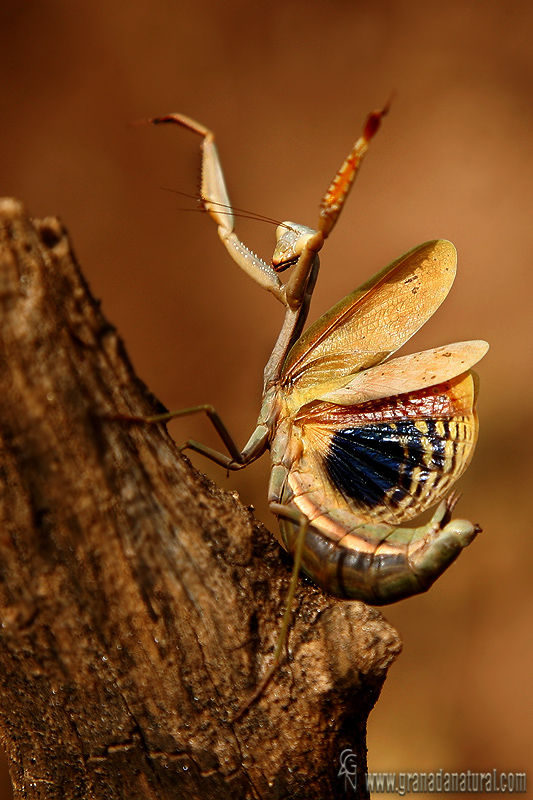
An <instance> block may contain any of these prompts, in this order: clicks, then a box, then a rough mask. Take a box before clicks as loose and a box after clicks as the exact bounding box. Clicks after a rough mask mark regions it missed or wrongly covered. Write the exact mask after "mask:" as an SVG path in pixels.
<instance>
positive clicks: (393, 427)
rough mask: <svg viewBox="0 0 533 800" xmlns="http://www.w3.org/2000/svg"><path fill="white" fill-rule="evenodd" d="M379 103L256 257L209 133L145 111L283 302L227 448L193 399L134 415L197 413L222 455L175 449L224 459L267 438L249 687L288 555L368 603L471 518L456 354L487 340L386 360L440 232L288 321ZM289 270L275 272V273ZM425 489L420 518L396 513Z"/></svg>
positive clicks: (420, 565)
mask: <svg viewBox="0 0 533 800" xmlns="http://www.w3.org/2000/svg"><path fill="white" fill-rule="evenodd" d="M387 111H388V107H387V106H386V107H385V108H383V109H381V110H380V111H374V112H372V113H371V114H370V115H369V116H368V117H367V119H366V121H365V123H364V126H363V129H362V133H361V135H360V136H359V138H358V139H357V141H356V142H355V144H354V145H353V147H352V149H351V150H350V152H349V154H348V156H347V158H346V160H345V161H344V162H343V164H342V165H341V167H340V169H339V171H338V172H337V174H336V175H335V177H334V179H333V181H332V183H331V185H330V186H329V188H328V190H327V191H326V193H325V195H324V196H323V198H322V201H321V204H320V212H319V219H318V225H317V227H316V229H313V228H309V227H306V226H304V225H300V224H295V223H293V222H283V223H281V224H280V225H279V226H278V227H277V230H276V246H275V249H274V253H273V256H272V260H271V263H270V264H268V263H266V262H264V261H262V260H261V259H260V258H259V257H258V256H256V255H255V254H254V253H253V252H252V251H251V250H249V249H248V248H247V247H246V246H245V245H244V244H243V243H242V242H241V241H240V240H239V238H238V236H237V234H236V233H235V225H234V214H233V211H232V206H231V203H230V200H229V196H228V192H227V189H226V186H225V181H224V175H223V171H222V166H221V162H220V159H219V156H218V152H217V148H216V145H215V140H214V134H213V133H212V131H210V130H209V129H208V128H206V127H204V126H203V125H201V124H200V123H198V122H196V121H194V120H192V119H190V118H189V117H186V116H184V115H182V114H168V115H166V116H163V117H159V118H156V119H154V120H152V122H154V123H156V124H163V123H174V124H177V125H180V126H182V127H185V128H187V129H189V130H191V131H193V132H194V133H196V134H198V135H199V136H201V137H202V143H201V150H202V181H201V193H200V199H201V204H202V206H203V208H204V209H205V210H206V211H207V212H208V213H209V215H210V216H211V218H212V219H213V220H214V222H215V223H216V225H217V228H218V234H219V236H220V239H221V241H222V243H223V244H224V246H225V247H226V249H227V251H228V252H229V254H230V256H231V258H232V259H233V261H234V262H235V263H236V264H237V265H238V266H239V267H240V268H241V269H242V270H243V271H244V272H245V273H246V274H247V275H248V276H249V277H250V278H252V280H253V281H255V283H257V284H258V285H259V286H260V287H261V288H263V289H265V290H266V291H268V292H270V293H271V294H273V295H274V297H275V298H276V300H277V301H278V302H280V303H281V304H282V306H283V307H284V319H283V324H282V326H281V330H280V333H279V335H278V338H277V341H276V343H275V345H274V348H273V350H272V354H271V356H270V358H269V360H268V362H267V364H266V367H265V370H264V382H263V401H262V406H261V410H260V412H259V417H258V420H257V425H256V428H255V430H254V431H253V433H252V434H251V436H250V438H249V440H248V442H247V443H246V444H245V446H244V447H243V448H242V449H240V448H239V447H238V446H237V445H236V444H235V442H234V440H233V438H232V437H231V435H230V434H229V432H228V430H227V428H226V426H225V425H224V424H223V422H222V420H221V419H220V417H219V416H218V414H217V413H216V411H215V409H214V408H213V407H212V406H209V405H202V406H197V407H194V408H187V409H183V410H181V411H178V412H174V413H172V414H168V415H159V416H157V417H152V418H151V420H150V421H153V422H156V421H162V420H167V419H169V418H170V417H171V416H172V417H180V416H185V415H188V414H193V413H205V414H207V416H208V417H209V419H210V420H211V422H212V423H213V425H214V427H215V429H216V431H217V432H218V434H219V436H220V438H221V440H222V442H223V443H224V445H225V447H226V449H227V452H228V454H227V455H226V454H225V453H222V452H218V451H216V450H214V449H212V448H210V447H207V446H206V445H203V444H201V443H199V442H196V441H193V440H188V441H187V442H186V443H185V444H184V445H183V449H190V450H193V451H196V452H198V453H201V454H202V455H204V456H206V457H207V458H209V459H211V460H212V461H214V462H216V463H217V464H219V465H221V466H222V467H225V468H226V469H228V470H240V469H242V468H244V467H246V466H247V465H248V464H250V463H251V462H253V461H255V460H256V459H257V458H259V457H260V456H262V455H263V454H264V453H265V452H266V451H267V450H270V455H271V462H272V469H271V476H270V483H269V487H268V501H269V507H270V510H271V511H272V512H273V514H274V515H275V516H276V517H277V518H278V520H279V525H280V531H281V538H282V542H283V545H284V547H285V548H286V550H287V551H288V552H289V553H290V554H291V555H292V556H293V558H294V568H293V574H292V580H291V587H290V590H289V598H288V601H287V609H286V612H285V617H284V621H283V625H282V634H281V636H280V640H279V641H278V645H277V647H276V652H275V654H274V663H273V664H272V666H271V668H270V669H269V671H268V672H267V675H266V676H265V679H264V680H263V681H262V683H261V685H260V687H258V689H257V691H256V693H255V695H254V697H256V696H258V695H259V694H260V692H261V691H262V689H263V688H264V686H265V685H266V682H267V681H268V679H269V678H270V677H271V675H272V673H273V671H274V669H275V666H276V664H277V663H278V661H279V657H280V653H281V650H282V647H283V640H284V635H285V634H286V630H287V626H288V620H289V615H290V607H291V602H292V598H293V595H294V591H295V587H296V582H297V578H298V574H299V572H300V569H301V570H302V571H303V572H304V573H305V574H306V575H307V576H308V577H309V578H311V579H312V580H313V581H314V582H315V583H316V584H317V585H318V586H320V587H321V588H323V589H324V590H325V591H327V592H329V593H330V594H332V595H335V596H337V597H341V598H350V599H358V600H363V601H364V602H366V603H369V604H371V605H384V604H388V603H393V602H395V601H397V600H401V599H403V598H406V597H409V596H411V595H415V594H417V593H420V592H424V591H426V590H427V589H428V588H429V587H430V586H431V585H432V584H433V582H434V581H435V580H436V579H437V578H438V577H439V575H441V574H442V573H443V572H444V571H445V570H446V569H447V568H448V566H449V565H450V564H451V563H452V562H453V561H454V560H455V559H456V558H457V556H458V555H459V553H460V552H461V551H462V550H463V548H465V547H466V546H467V545H469V544H470V543H471V542H472V541H473V539H474V538H475V537H476V535H477V533H478V532H479V531H480V528H479V527H478V526H477V525H475V524H472V523H471V522H468V521H466V520H460V519H452V511H453V508H454V506H455V504H456V502H457V499H458V496H457V494H455V493H453V492H450V489H451V487H452V485H453V484H454V483H455V481H456V480H457V479H458V478H459V477H460V476H461V475H462V473H463V472H464V470H465V469H466V467H467V466H468V464H469V462H470V460H471V458H472V454H473V451H474V446H475V442H476V438H477V431H478V424H477V416H476V411H475V401H476V394H477V381H476V378H475V376H474V374H473V373H472V372H471V367H473V366H474V365H475V364H476V363H477V362H478V361H479V360H480V359H481V358H482V357H483V355H484V354H485V353H486V351H487V349H488V345H487V343H486V342H484V341H469V342H459V343H455V344H451V345H447V346H444V347H436V348H434V349H432V350H426V351H424V352H420V353H414V354H412V355H406V356H401V357H396V358H390V357H391V356H392V355H393V354H394V353H395V352H396V351H397V350H398V349H399V348H400V347H401V346H402V345H403V344H404V343H405V342H406V341H407V340H408V339H409V338H410V337H411V336H412V335H413V334H414V333H416V331H417V330H418V329H419V328H420V327H421V326H422V325H423V324H424V323H425V322H426V321H427V320H428V319H429V318H430V317H431V316H432V315H433V314H434V312H435V311H436V310H437V308H438V307H439V306H440V304H441V303H442V302H443V300H444V299H445V297H446V296H447V294H448V292H449V290H450V288H451V285H452V283H453V280H454V277H455V271H456V251H455V248H454V246H453V245H452V244H451V243H450V242H448V241H445V240H435V241H430V242H426V243H425V244H421V245H419V246H417V247H415V248H413V249H412V250H410V251H409V252H408V253H406V254H405V255H402V256H400V258H397V259H396V260H395V261H393V262H392V263H391V264H390V265H389V266H387V267H386V268H385V269H383V270H382V271H381V272H379V273H378V274H377V275H375V276H374V277H372V278H370V280H368V281H366V282H365V283H364V284H363V285H362V286H360V287H359V288H358V289H356V290H355V291H353V292H352V293H351V294H349V295H348V296H347V297H345V298H344V299H343V300H341V301H340V302H339V303H337V304H336V305H335V306H333V308H331V309H330V310H329V311H328V312H327V313H325V314H324V315H323V316H322V317H320V319H318V320H317V321H316V322H315V323H313V324H312V325H311V326H310V327H309V328H308V329H307V330H305V332H304V326H305V323H306V319H307V316H308V312H309V306H310V302H311V298H312V295H313V290H314V288H315V284H316V280H317V276H318V271H319V252H320V251H321V250H322V248H323V246H324V243H325V241H326V239H327V238H328V237H329V235H330V234H331V232H332V230H333V228H334V226H335V224H336V222H337V220H338V218H339V215H340V214H341V211H342V210H343V208H344V204H345V202H346V199H347V197H348V195H349V192H350V189H351V187H352V185H353V181H354V179H355V177H356V174H357V172H358V170H359V167H360V165H361V161H362V159H363V157H364V155H365V153H366V151H367V149H368V146H369V143H370V141H371V139H372V138H373V137H374V135H375V133H376V132H377V130H378V128H379V126H380V124H381V121H382V119H383V117H384V116H385V114H386V113H387ZM289 268H290V269H291V273H290V277H289V278H288V280H287V281H286V282H285V283H283V282H282V281H281V279H280V277H279V274H280V273H281V272H283V271H284V270H287V269H289ZM439 501H440V502H439ZM437 503H439V505H438V507H437V510H436V511H435V513H434V515H433V517H432V519H431V520H430V521H429V522H428V523H427V524H424V525H421V526H420V527H413V528H407V527H400V525H401V524H402V523H404V522H406V521H409V520H410V519H412V518H414V517H416V516H418V515H419V514H420V513H422V512H423V511H425V510H426V509H427V508H430V507H431V506H433V505H436V504H437ZM253 699H254V698H252V700H253ZM250 702H251V701H250Z"/></svg>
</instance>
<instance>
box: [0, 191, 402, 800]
mask: <svg viewBox="0 0 533 800" xmlns="http://www.w3.org/2000/svg"><path fill="white" fill-rule="evenodd" d="M0 304H1V308H0V330H1V343H0V405H1V412H0V413H1V425H0V437H1V445H0V447H1V450H0V459H1V466H0V470H1V472H0V475H1V483H0V515H1V516H0V520H1V521H0V614H1V628H0V681H1V684H0V685H1V692H0V735H1V737H2V740H3V743H4V746H5V748H6V751H7V753H8V757H9V759H10V764H11V776H12V781H13V786H14V792H15V797H16V798H27V800H33V799H34V798H46V800H51V799H52V798H62V799H64V798H66V799H67V800H71V798H84V800H89V798H90V799H91V800H104V798H105V800H115V798H117V799H118V798H124V799H125V798H128V800H140V799H141V798H142V800H154V799H155V798H158V800H170V799H171V798H172V799H173V800H175V799H176V798H200V797H201V798H217V800H221V799H222V800H223V798H232V800H235V798H245V797H246V798H281V797H284V798H285V797H286V798H299V797H301V798H303V797H305V798H315V797H316V798H321V800H324V798H329V797H346V796H350V793H351V796H356V797H360V798H363V797H367V793H366V790H365V789H364V778H363V774H364V772H365V768H366V747H365V730H366V720H367V716H368V713H369V711H370V710H371V708H372V706H373V705H374V703H375V701H376V699H377V697H378V695H379V691H380V688H381V685H382V683H383V680H384V678H385V675H386V671H387V668H388V666H389V665H390V663H391V662H392V661H393V659H394V658H395V656H396V655H397V653H398V652H399V649H400V643H399V640H398V637H397V634H396V632H395V631H394V630H393V629H392V628H391V627H390V626H389V625H388V624H387V623H386V622H385V621H384V620H383V618H382V617H381V615H380V614H379V613H378V612H377V611H375V610H373V609H371V608H368V607H367V606H365V605H363V604H362V603H358V602H339V601H335V600H332V599H330V598H327V597H325V596H324V595H323V594H322V593H321V592H319V591H318V590H317V589H315V588H314V587H312V586H311V585H310V584H305V582H304V581H301V585H300V587H299V590H298V595H297V599H296V603H295V614H294V622H293V625H292V628H291V633H290V637H289V644H288V655H287V656H286V657H285V659H284V661H283V663H282V664H281V666H280V668H279V669H278V671H277V673H276V674H275V676H274V679H273V680H272V682H271V684H270V685H269V687H268V688H267V689H266V691H265V692H264V695H263V696H262V697H261V698H260V699H259V700H258V702H257V703H255V704H254V706H253V707H252V708H250V710H249V711H248V712H247V713H246V714H245V715H244V716H243V717H242V719H240V720H239V721H238V722H234V721H233V720H234V717H235V714H236V712H237V710H238V709H239V708H240V706H241V704H242V703H243V702H244V701H245V700H246V698H247V697H249V696H250V694H251V692H252V691H253V689H254V687H255V686H256V685H257V682H258V681H259V679H260V676H261V675H262V673H263V671H264V670H265V667H266V665H268V663H269V659H270V657H271V655H272V651H273V647H274V645H275V641H276V637H277V634H278V631H279V623H280V614H281V612H282V610H283V607H284V602H285V597H286V593H287V587H288V580H289V576H290V563H289V561H288V559H287V558H286V557H285V556H284V555H282V553H281V551H280V548H279V547H278V545H277V544H276V543H275V541H274V540H273V538H272V536H271V535H270V534H269V533H268V532H267V531H266V530H265V529H264V528H263V527H262V526H261V525H260V524H259V523H257V522H255V521H254V519H253V517H252V515H251V513H250V512H249V510H247V509H245V508H243V507H242V506H241V505H240V504H239V502H238V501H237V500H236V499H235V498H234V497H233V496H232V495H231V494H228V493H226V492H222V491H220V490H218V489H217V488H216V487H215V486H213V485H212V484H211V483H210V482H209V481H207V479H206V478H204V477H203V476H202V475H201V474H199V473H198V472H196V471H195V470H194V469H192V468H191V466H190V464H189V462H188V461H187V460H186V459H185V458H183V457H182V456H181V455H180V453H179V452H178V450H177V448H176V446H175V444H174V442H173V441H172V440H171V439H170V438H169V436H168V435H167V433H166V431H165V429H164V427H163V426H149V425H142V424H131V423H127V422H124V421H120V420H117V419H116V415H126V416H131V415H134V416H137V415H146V414H150V413H153V412H154V411H157V410H160V408H161V407H160V405H159V404H158V403H157V401H155V400H154V398H153V397H152V396H151V395H150V393H149V392H148V391H147V389H146V387H145V386H144V385H143V384H142V383H141V381H139V379H138V378H136V376H135V375H134V373H133V371H132V368H131V365H130V363H129V361H128V359H127V356H126V354H125V351H124V348H123V346H122V343H121V340H120V339H119V337H118V335H117V333H116V331H115V329H114V328H113V327H112V326H111V325H110V324H109V323H108V322H107V321H106V320H105V319H104V317H103V315H102V314H101V312H100V309H99V306H98V304H97V303H96V302H95V301H94V299H93V298H92V297H91V295H90V293H89V291H88V287H87V285H86V283H85V282H84V280H83V277H82V276H81V274H80V271H79V268H78V266H77V264H76V261H75V258H74V256H73V253H72V249H71V246H70V243H69V240H68V237H67V234H66V232H65V230H64V228H63V227H62V225H61V223H60V222H59V221H58V220H57V219H46V220H43V221H37V220H30V219H29V218H28V217H27V216H26V214H25V211H24V208H23V207H22V206H21V205H20V204H19V203H17V202H16V201H14V200H3V201H0ZM114 417H115V418H114ZM344 748H351V749H352V750H353V753H354V758H355V761H356V763H357V777H358V785H357V789H356V791H355V792H354V791H353V790H352V789H351V787H350V785H349V784H348V786H347V790H346V787H345V778H344V777H342V776H341V777H338V772H339V755H340V753H341V752H342V751H343V749H344ZM353 763H354V761H353V760H351V761H350V764H351V765H352V766H353Z"/></svg>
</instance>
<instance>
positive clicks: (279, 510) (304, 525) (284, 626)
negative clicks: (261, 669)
mask: <svg viewBox="0 0 533 800" xmlns="http://www.w3.org/2000/svg"><path fill="white" fill-rule="evenodd" d="M269 507H270V510H271V511H272V513H273V514H275V515H276V516H277V517H280V516H287V515H289V516H290V518H291V519H294V518H295V517H294V512H293V513H291V512H290V511H289V510H288V509H287V508H286V507H285V506H283V505H281V504H279V503H270V506H269ZM298 522H299V524H300V528H299V530H298V533H297V536H296V546H295V550H294V561H293V567H292V573H291V582H290V584H289V591H288V594H287V600H286V603H285V611H284V612H283V619H282V621H281V628H280V631H279V633H278V639H277V642H276V647H275V649H274V656H273V658H272V663H271V664H270V666H269V668H268V669H267V671H266V673H265V675H264V676H263V678H262V679H261V681H260V682H259V684H258V686H257V687H256V689H255V691H254V693H253V694H252V695H251V696H250V697H249V698H248V700H247V701H246V703H245V704H244V705H243V706H242V708H241V709H240V710H239V712H238V714H237V716H236V717H234V720H233V721H234V722H236V721H237V720H239V719H240V718H241V717H242V716H243V714H245V713H246V711H247V710H248V709H249V708H250V707H251V706H252V705H253V704H254V703H255V701H256V700H258V699H259V697H260V696H261V695H262V694H263V692H264V690H265V689H266V687H267V686H268V684H269V683H270V681H271V679H272V677H273V675H274V673H275V671H276V669H277V668H278V666H279V663H280V661H281V655H282V652H283V648H284V646H285V643H286V641H287V635H288V633H289V628H290V623H291V616H292V611H293V608H292V606H293V602H294V596H295V594H296V587H297V585H298V575H299V573H300V567H301V565H302V554H303V549H304V543H305V536H306V533H307V529H308V527H309V520H308V518H307V517H306V516H305V515H304V514H299V515H298Z"/></svg>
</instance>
